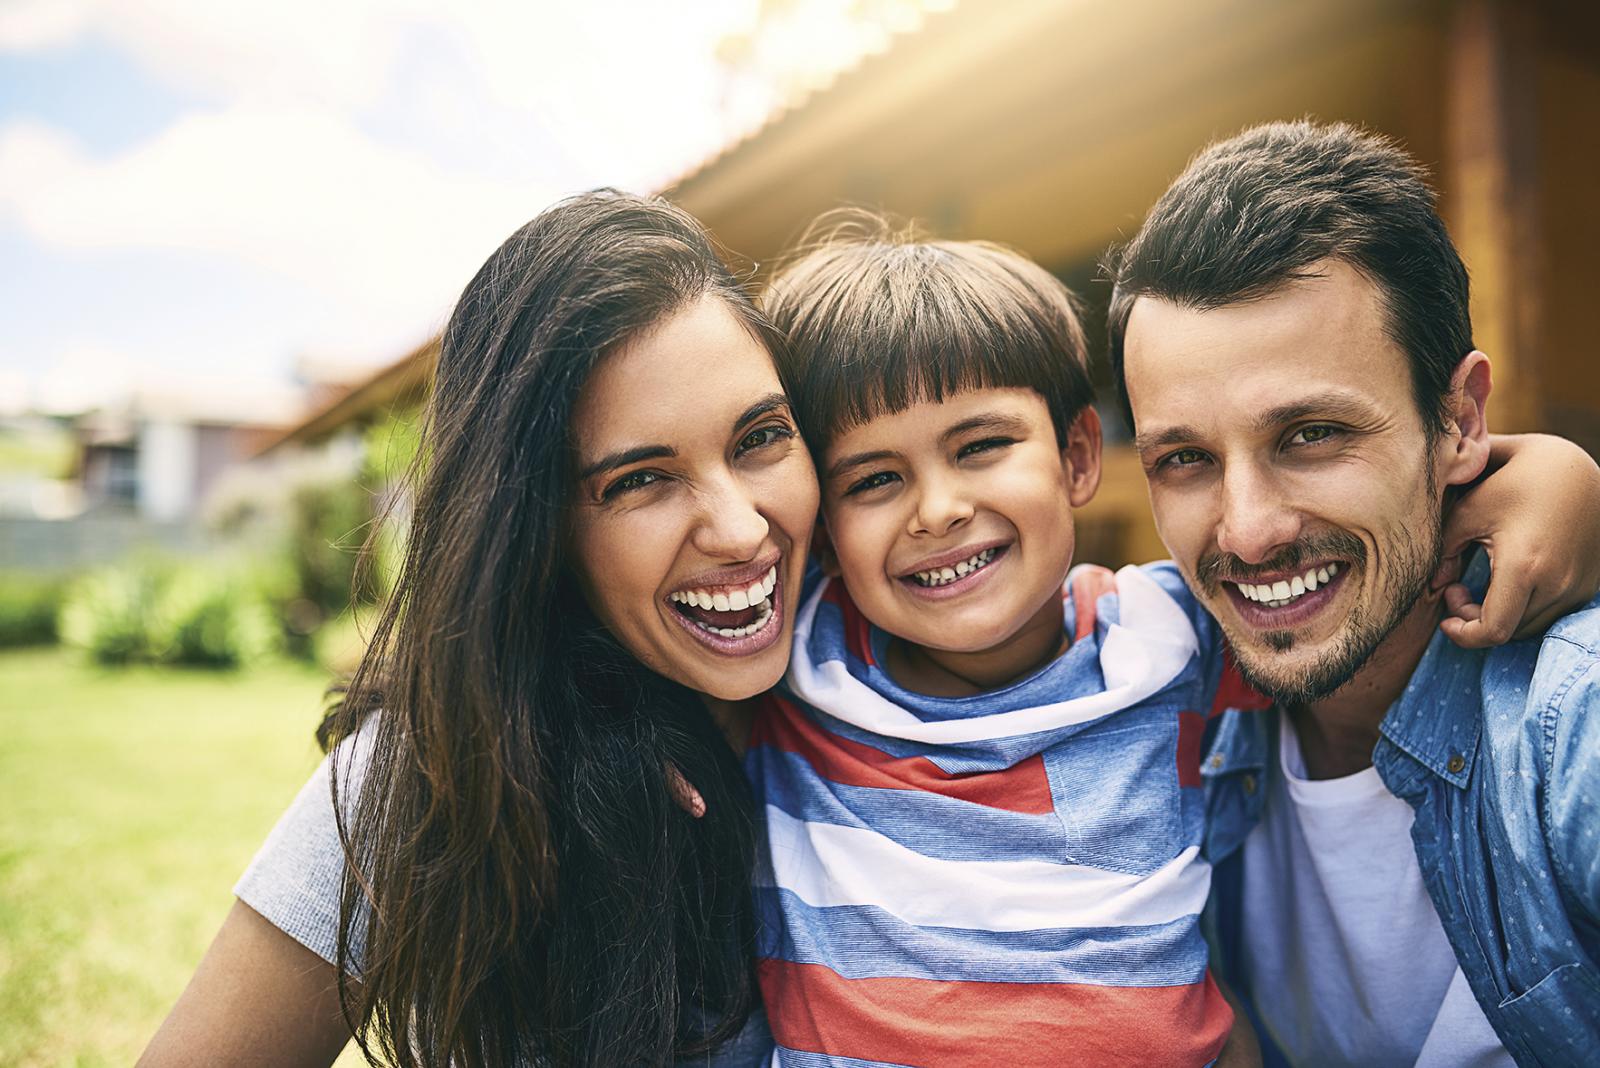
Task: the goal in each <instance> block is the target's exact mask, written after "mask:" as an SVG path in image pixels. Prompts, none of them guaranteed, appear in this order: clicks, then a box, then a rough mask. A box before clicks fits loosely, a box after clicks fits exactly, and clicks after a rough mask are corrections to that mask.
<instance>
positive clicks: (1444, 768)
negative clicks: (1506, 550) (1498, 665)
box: [1377, 553, 1489, 789]
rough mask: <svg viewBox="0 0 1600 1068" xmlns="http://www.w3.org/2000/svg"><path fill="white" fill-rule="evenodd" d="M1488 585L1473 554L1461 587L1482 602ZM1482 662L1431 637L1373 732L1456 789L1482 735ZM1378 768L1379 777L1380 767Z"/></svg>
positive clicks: (1484, 567) (1483, 559) (1439, 635)
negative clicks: (1408, 680) (1376, 730)
mask: <svg viewBox="0 0 1600 1068" xmlns="http://www.w3.org/2000/svg"><path fill="white" fill-rule="evenodd" d="M1488 579H1489V560H1488V557H1487V555H1485V554H1483V553H1478V554H1477V555H1476V556H1475V557H1474V559H1473V560H1472V562H1471V564H1470V565H1469V566H1468V567H1467V572H1466V574H1465V575H1464V576H1463V578H1462V581H1463V582H1465V583H1466V584H1467V587H1468V588H1469V589H1471V590H1472V592H1473V596H1474V597H1475V598H1477V599H1479V600H1481V599H1482V597H1483V591H1484V589H1485V587H1487V585H1488ZM1483 656H1484V654H1483V653H1482V652H1481V651H1479V650H1474V649H1463V648H1461V647H1460V646H1458V645H1456V644H1455V643H1454V642H1452V641H1451V640H1450V639H1449V638H1447V637H1445V636H1444V633H1443V632H1442V631H1435V632H1434V635H1433V639H1432V640H1431V641H1429V642H1428V649H1427V651H1426V652H1425V653H1423V655H1422V660H1421V661H1420V662H1419V663H1418V664H1417V668H1416V670H1415V671H1413V672H1412V673H1411V681H1410V682H1408V683H1407V684H1406V688H1405V692H1403V693H1402V694H1401V695H1400V698H1399V700H1397V701H1395V703H1394V704H1393V705H1391V706H1390V708H1389V712H1388V714H1387V715H1386V716H1384V718H1383V722H1382V723H1381V724H1380V725H1379V727H1378V731H1379V733H1380V734H1382V735H1383V737H1384V738H1386V739H1388V741H1389V742H1391V743H1392V744H1393V745H1395V746H1396V747H1397V748H1399V749H1400V750H1402V751H1403V752H1405V753H1406V754H1407V755H1409V756H1410V757H1411V758H1412V759H1413V760H1415V761H1417V763H1419V764H1421V765H1422V766H1423V767H1425V768H1427V769H1428V770H1429V771H1431V772H1433V773H1434V774H1435V775H1437V776H1438V777H1439V778H1441V779H1443V780H1444V781H1446V782H1448V783H1450V784H1451V785H1452V786H1455V787H1458V788H1461V789H1465V788H1466V785H1467V783H1468V782H1469V781H1470V780H1471V778H1472V765H1473V761H1474V760H1476V759H1477V755H1478V739H1479V736H1480V735H1481V734H1482V733H1483ZM1381 748H1382V747H1381V746H1380V749H1381ZM1380 756H1381V754H1380ZM1377 762H1378V763H1379V764H1380V769H1379V770H1380V771H1383V770H1384V769H1383V768H1382V767H1381V764H1382V763H1383V761H1382V760H1381V759H1380V760H1378V761H1377ZM1385 777H1386V778H1387V776H1385Z"/></svg>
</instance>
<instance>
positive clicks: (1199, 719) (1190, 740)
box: [1178, 712, 1206, 786]
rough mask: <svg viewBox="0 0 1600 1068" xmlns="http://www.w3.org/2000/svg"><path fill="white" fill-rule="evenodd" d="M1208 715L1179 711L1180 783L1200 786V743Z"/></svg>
mask: <svg viewBox="0 0 1600 1068" xmlns="http://www.w3.org/2000/svg"><path fill="white" fill-rule="evenodd" d="M1205 732H1206V717H1204V716H1202V715H1201V714H1200V713H1198V712H1179V713H1178V785H1179V786H1200V785H1202V782H1201V779H1200V743H1201V741H1202V739H1203V737H1204V735H1205Z"/></svg>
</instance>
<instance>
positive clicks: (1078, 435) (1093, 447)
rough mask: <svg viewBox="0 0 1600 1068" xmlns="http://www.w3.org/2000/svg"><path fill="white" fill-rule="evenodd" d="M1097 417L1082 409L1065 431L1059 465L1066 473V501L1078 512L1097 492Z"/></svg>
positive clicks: (1098, 422)
mask: <svg viewBox="0 0 1600 1068" xmlns="http://www.w3.org/2000/svg"><path fill="white" fill-rule="evenodd" d="M1100 439H1101V431H1100V413H1099V412H1097V411H1095V410H1094V405H1092V404H1091V405H1086V406H1085V407H1084V409H1083V411H1081V412H1079V413H1078V417H1077V418H1076V419H1074V420H1073V421H1072V425H1071V426H1069V427H1068V428H1067V444H1066V446H1065V447H1064V448H1063V449H1062V450H1061V463H1062V466H1063V467H1065V468H1066V472H1067V501H1068V503H1070V504H1071V505H1072V507H1074V508H1082V507H1083V506H1084V505H1086V504H1088V503H1089V502H1090V501H1091V500H1093V499H1094V495H1095V491H1096V490H1098V489H1099V488H1100V447H1101V440H1100Z"/></svg>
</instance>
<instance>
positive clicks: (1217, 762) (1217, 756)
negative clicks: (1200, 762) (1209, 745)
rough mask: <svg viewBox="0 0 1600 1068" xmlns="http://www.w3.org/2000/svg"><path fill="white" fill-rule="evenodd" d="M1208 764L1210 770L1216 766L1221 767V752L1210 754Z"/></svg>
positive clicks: (1213, 769) (1215, 768)
mask: <svg viewBox="0 0 1600 1068" xmlns="http://www.w3.org/2000/svg"><path fill="white" fill-rule="evenodd" d="M1210 764H1211V770H1212V771H1216V770H1217V769H1218V768H1220V767H1222V754H1221V753H1213V754H1211V760H1210Z"/></svg>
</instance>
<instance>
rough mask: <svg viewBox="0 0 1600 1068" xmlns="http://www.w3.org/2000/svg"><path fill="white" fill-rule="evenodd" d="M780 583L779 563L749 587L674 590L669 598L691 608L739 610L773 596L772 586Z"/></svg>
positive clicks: (668, 595) (719, 610)
mask: <svg viewBox="0 0 1600 1068" xmlns="http://www.w3.org/2000/svg"><path fill="white" fill-rule="evenodd" d="M777 584H778V568H777V565H773V567H772V568H771V569H770V570H768V571H767V573H766V575H764V576H763V577H761V578H760V579H757V580H756V581H755V582H752V583H751V584H750V585H749V586H748V587H745V588H737V589H719V590H715V591H712V590H674V591H673V592H672V593H669V594H667V600H669V601H671V602H672V603H673V604H681V605H687V606H689V607H690V608H705V609H715V610H716V611H718V612H738V611H741V610H743V609H746V608H749V607H751V606H753V605H758V604H760V603H761V602H762V601H765V600H766V599H767V598H768V597H770V596H772V588H773V587H774V586H776V585H777Z"/></svg>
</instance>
